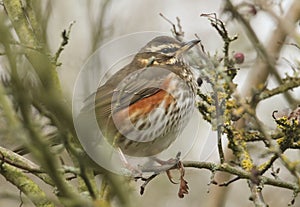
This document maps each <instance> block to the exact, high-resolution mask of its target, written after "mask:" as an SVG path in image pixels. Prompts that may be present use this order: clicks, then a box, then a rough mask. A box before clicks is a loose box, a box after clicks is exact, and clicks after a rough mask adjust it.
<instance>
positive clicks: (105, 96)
mask: <svg viewBox="0 0 300 207" xmlns="http://www.w3.org/2000/svg"><path fill="white" fill-rule="evenodd" d="M169 73H170V71H168V70H165V69H161V70H159V69H156V70H155V71H154V70H153V71H152V68H145V69H141V70H138V71H136V72H133V73H132V74H131V75H130V76H127V77H125V78H124V79H123V80H121V81H119V82H118V81H117V83H118V84H111V83H112V82H113V81H111V80H113V78H114V76H112V77H111V78H110V80H108V82H107V83H106V84H104V85H102V86H101V87H99V88H98V89H97V92H95V94H92V95H91V96H90V98H88V99H87V100H86V101H85V104H84V105H85V106H84V107H83V110H82V111H84V110H87V109H89V110H91V109H94V110H95V111H96V112H97V117H98V118H107V117H109V116H110V115H111V112H112V110H113V111H114V112H116V111H119V110H121V109H123V108H125V107H127V106H129V105H131V104H134V103H135V102H137V101H139V100H141V99H143V98H146V97H149V96H151V95H153V94H155V93H157V92H159V91H160V90H163V89H162V88H161V85H162V84H163V81H164V80H165V78H166V76H167V75H168V74H169ZM92 97H95V98H94V99H93V98H92Z"/></svg>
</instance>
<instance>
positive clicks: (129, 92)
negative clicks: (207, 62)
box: [94, 36, 200, 157]
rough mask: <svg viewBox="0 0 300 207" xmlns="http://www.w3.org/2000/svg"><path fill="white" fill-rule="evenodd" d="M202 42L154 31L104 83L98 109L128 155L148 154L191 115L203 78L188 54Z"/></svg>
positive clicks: (107, 131) (112, 140)
mask: <svg viewBox="0 0 300 207" xmlns="http://www.w3.org/2000/svg"><path fill="white" fill-rule="evenodd" d="M199 42H200V40H197V39H196V40H192V41H189V42H180V41H178V40H177V39H175V38H173V37H169V36H158V37H155V38H154V39H152V40H150V41H149V42H148V43H147V44H146V45H145V46H143V47H142V48H141V49H140V50H139V51H138V52H137V53H136V55H135V56H134V57H133V59H132V61H131V62H130V63H129V64H127V65H125V66H124V67H123V68H121V69H120V70H118V71H117V72H116V73H115V74H113V75H112V76H111V77H110V78H108V80H107V81H106V82H105V83H100V84H99V87H98V88H97V90H96V92H95V97H94V112H95V115H96V119H97V123H98V126H99V129H100V131H101V133H102V134H103V136H104V138H105V140H106V141H107V142H108V143H109V144H110V145H111V146H113V147H114V148H117V149H119V150H120V151H121V152H122V153H123V154H125V155H128V156H134V157H147V156H154V155H156V154H159V153H160V152H162V151H164V150H166V149H167V148H168V147H169V146H170V145H171V144H172V143H173V142H174V141H175V140H176V138H177V137H178V135H180V133H181V132H182V130H183V129H184V127H185V126H186V124H187V122H188V121H189V118H190V117H191V115H192V114H191V113H192V109H193V107H194V105H195V97H196V94H197V87H198V83H199V80H198V81H197V79H196V78H195V75H194V73H193V72H192V69H191V67H190V65H189V64H188V63H187V62H186V61H185V60H184V57H183V56H184V55H185V54H186V53H187V51H189V50H190V49H191V48H193V47H194V46H195V45H197V44H198V43H199ZM186 139H188V138H186ZM187 141H188V140H187Z"/></svg>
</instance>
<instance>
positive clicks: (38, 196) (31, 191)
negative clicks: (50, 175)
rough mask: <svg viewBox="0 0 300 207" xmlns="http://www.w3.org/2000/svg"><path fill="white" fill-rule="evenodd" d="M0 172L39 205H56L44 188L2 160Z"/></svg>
mask: <svg viewBox="0 0 300 207" xmlns="http://www.w3.org/2000/svg"><path fill="white" fill-rule="evenodd" d="M0 174H2V175H3V176H4V177H5V179H6V180H8V181H9V182H10V183H12V184H13V185H14V186H16V187H17V188H18V189H20V191H21V192H23V193H24V194H25V195H26V196H27V197H28V198H29V199H30V200H31V201H32V202H33V203H34V205H35V206H37V207H45V206H47V207H52V206H53V207H54V206H55V205H54V204H53V203H52V202H50V201H49V199H48V198H47V196H46V194H45V192H44V191H42V189H41V188H40V187H39V186H38V185H37V184H36V183H35V182H34V181H33V180H32V179H30V178H29V177H27V176H26V175H24V173H23V172H22V171H21V170H19V169H17V168H16V167H13V166H11V165H9V164H6V163H3V162H1V161H0Z"/></svg>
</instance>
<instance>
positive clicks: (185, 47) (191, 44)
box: [175, 40, 200, 57]
mask: <svg viewBox="0 0 300 207" xmlns="http://www.w3.org/2000/svg"><path fill="white" fill-rule="evenodd" d="M199 42H200V40H192V41H189V42H187V43H185V44H184V45H183V46H182V47H181V48H179V49H178V50H177V51H176V52H175V56H176V57H178V56H181V55H182V54H184V53H185V52H186V51H188V50H190V49H191V48H192V47H194V46H195V45H197V44H198V43H199Z"/></svg>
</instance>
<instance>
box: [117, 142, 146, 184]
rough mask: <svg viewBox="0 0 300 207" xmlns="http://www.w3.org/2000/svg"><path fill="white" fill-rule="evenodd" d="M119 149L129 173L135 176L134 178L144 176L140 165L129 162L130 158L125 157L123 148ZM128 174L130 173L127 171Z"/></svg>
mask: <svg viewBox="0 0 300 207" xmlns="http://www.w3.org/2000/svg"><path fill="white" fill-rule="evenodd" d="M117 150H118V153H119V156H120V159H121V160H122V162H123V163H124V167H125V169H126V170H128V171H129V175H130V176H131V177H134V178H136V177H142V173H143V172H142V171H141V170H140V169H139V168H138V167H135V166H133V165H131V164H130V163H129V162H128V160H127V159H126V157H125V155H124V153H123V152H122V150H121V148H120V147H118V148H117ZM126 174H128V173H126Z"/></svg>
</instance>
